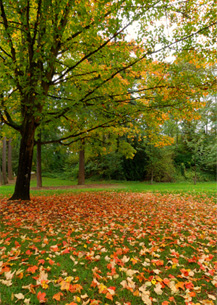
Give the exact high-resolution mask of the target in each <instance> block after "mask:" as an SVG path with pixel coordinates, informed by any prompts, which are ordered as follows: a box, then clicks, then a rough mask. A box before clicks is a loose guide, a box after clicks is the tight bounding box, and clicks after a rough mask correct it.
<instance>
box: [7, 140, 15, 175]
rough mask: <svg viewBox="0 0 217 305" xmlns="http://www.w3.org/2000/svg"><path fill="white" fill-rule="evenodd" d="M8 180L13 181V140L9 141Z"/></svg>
mask: <svg viewBox="0 0 217 305" xmlns="http://www.w3.org/2000/svg"><path fill="white" fill-rule="evenodd" d="M8 179H9V180H13V179H14V177H13V169H12V146H11V139H9V140H8Z"/></svg>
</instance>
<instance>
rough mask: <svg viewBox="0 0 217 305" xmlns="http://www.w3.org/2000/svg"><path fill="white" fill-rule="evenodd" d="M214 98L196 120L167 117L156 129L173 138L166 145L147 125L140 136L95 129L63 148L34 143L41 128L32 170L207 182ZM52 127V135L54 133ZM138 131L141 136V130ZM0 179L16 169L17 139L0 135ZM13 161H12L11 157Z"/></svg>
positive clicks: (212, 157) (212, 160) (214, 161)
mask: <svg viewBox="0 0 217 305" xmlns="http://www.w3.org/2000/svg"><path fill="white" fill-rule="evenodd" d="M215 100H216V98H214V99H212V100H210V101H209V102H207V105H206V107H204V108H203V109H202V110H200V119H198V120H192V121H187V120H183V121H181V122H178V121H175V120H173V119H170V120H168V121H166V122H165V123H164V126H163V128H162V133H164V134H165V135H167V136H169V137H171V138H173V139H174V142H173V143H172V144H171V145H163V146H161V145H160V141H159V142H158V144H157V145H156V143H155V144H153V143H152V140H151V138H149V134H148V132H147V126H144V130H143V131H142V129H141V130H140V134H134V135H133V136H132V135H130V136H128V135H127V134H123V135H122V134H116V135H114V134H113V133H112V132H111V131H110V132H109V130H105V131H103V132H101V133H99V132H97V133H96V134H95V137H92V138H88V137H87V139H85V140H82V141H78V142H76V143H74V144H72V145H69V146H63V145H60V144H59V143H52V144H49V145H40V143H41V142H40V141H43V139H45V138H46V140H49V137H51V138H52V133H51V134H46V130H44V131H43V130H41V132H40V136H38V142H37V145H35V153H34V158H33V171H34V172H36V173H38V175H37V185H38V186H39V187H40V186H42V178H41V176H50V177H58V178H62V179H78V184H84V183H85V178H92V179H105V180H106V179H115V180H132V181H150V183H153V182H173V181H186V180H190V181H194V183H196V182H197V181H208V180H214V179H216V166H217V154H216V152H217V142H216V135H217V105H216V103H215ZM56 132H57V130H54V131H53V133H56ZM141 133H144V134H141ZM0 149H1V152H2V153H1V158H0V159H1V160H0V164H1V167H0V168H1V174H0V177H1V183H2V184H6V183H7V182H8V180H12V179H13V174H12V166H13V172H14V175H16V171H17V167H18V139H16V138H14V140H13V153H12V146H11V139H6V137H3V138H1V141H0ZM12 160H13V161H12Z"/></svg>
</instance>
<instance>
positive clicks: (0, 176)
mask: <svg viewBox="0 0 217 305" xmlns="http://www.w3.org/2000/svg"><path fill="white" fill-rule="evenodd" d="M0 185H2V171H1V166H0Z"/></svg>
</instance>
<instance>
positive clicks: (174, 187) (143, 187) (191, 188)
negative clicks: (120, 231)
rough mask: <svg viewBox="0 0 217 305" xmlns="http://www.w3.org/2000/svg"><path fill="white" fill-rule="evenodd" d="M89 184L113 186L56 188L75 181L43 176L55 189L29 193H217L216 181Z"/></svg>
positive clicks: (7, 192) (0, 189) (3, 192)
mask: <svg viewBox="0 0 217 305" xmlns="http://www.w3.org/2000/svg"><path fill="white" fill-rule="evenodd" d="M89 184H101V185H102V184H115V185H116V187H115V188H103V187H102V186H100V187H98V188H94V189H93V188H75V189H70V188H69V189H58V186H70V185H72V186H75V185H77V181H72V180H61V179H55V178H43V186H44V187H56V188H57V189H55V190H48V189H42V190H31V195H35V196H39V195H48V196H50V195H55V194H56V195H60V194H65V193H67V194H68V193H74V192H83V191H102V190H108V191H109V190H112V191H125V192H159V193H161V194H164V193H189V194H207V195H209V196H214V197H215V196H216V194H217V183H216V182H198V183H197V184H196V185H194V184H193V183H187V182H186V183H185V182H180V183H179V182H177V183H154V184H152V185H151V184H150V183H148V182H135V181H90V180H87V181H86V185H87V186H88V185H89ZM31 186H32V187H35V186H36V180H35V179H33V180H32V182H31ZM13 191H14V185H13V184H10V185H5V186H0V198H2V197H10V196H11V195H12V194H13Z"/></svg>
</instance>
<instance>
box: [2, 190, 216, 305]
mask: <svg viewBox="0 0 217 305" xmlns="http://www.w3.org/2000/svg"><path fill="white" fill-rule="evenodd" d="M0 213H1V217H2V218H1V220H2V228H1V233H0V291H1V302H2V304H15V303H16V304H49V305H50V304H64V305H66V304H68V305H76V304H81V305H86V304H92V305H93V304H95V305H96V304H116V305H124V304H125V305H130V304H131V305H136V304H147V305H151V304H161V305H166V304H177V305H178V304H186V305H187V304H189V305H190V304H191V305H199V304H203V305H208V304H210V305H214V303H215V300H216V297H215V291H216V287H217V275H216V269H217V262H216V257H215V255H216V205H215V204H214V200H213V198H208V197H206V196H205V195H204V196H203V195H201V196H200V197H193V196H190V195H189V196H187V195H185V196H181V195H178V194H171V195H168V194H167V195H161V194H153V193H143V194H135V193H128V194H127V193H119V194H117V193H114V192H107V193H106V192H101V193H81V194H74V195H70V196H69V195H67V196H52V197H33V199H32V200H31V202H30V203H29V204H28V205H25V204H24V203H23V202H18V203H17V202H16V203H15V202H12V203H10V204H8V202H7V201H6V200H4V199H3V200H1V202H0Z"/></svg>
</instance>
